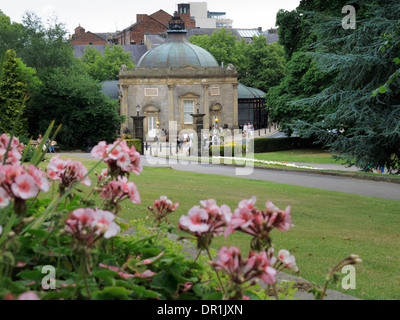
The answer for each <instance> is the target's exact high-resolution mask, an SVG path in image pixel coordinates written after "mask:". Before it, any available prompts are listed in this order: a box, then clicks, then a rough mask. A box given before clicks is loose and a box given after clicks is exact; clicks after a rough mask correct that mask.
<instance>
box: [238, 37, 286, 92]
mask: <svg viewBox="0 0 400 320" xmlns="http://www.w3.org/2000/svg"><path fill="white" fill-rule="evenodd" d="M244 55H245V57H246V63H245V66H246V68H245V70H246V72H245V73H243V74H242V78H241V79H240V82H241V83H242V84H244V85H246V86H249V87H253V88H258V89H261V90H263V91H265V92H267V91H268V89H269V88H270V87H273V86H276V85H278V84H279V82H280V80H281V79H282V78H283V76H284V69H285V64H284V62H285V61H284V57H283V56H284V52H283V48H282V46H281V45H279V44H277V43H273V44H268V43H267V39H266V38H265V37H264V36H262V35H261V36H259V37H255V38H254V39H253V43H252V44H251V45H247V46H246V47H245V50H244Z"/></svg>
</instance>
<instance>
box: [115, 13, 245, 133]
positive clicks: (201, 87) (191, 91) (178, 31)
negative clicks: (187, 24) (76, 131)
mask: <svg viewBox="0 0 400 320" xmlns="http://www.w3.org/2000/svg"><path fill="white" fill-rule="evenodd" d="M168 29H169V30H168V31H167V40H166V42H165V43H163V44H162V45H160V46H158V47H156V48H154V49H152V50H150V51H148V52H146V53H145V54H144V55H143V56H142V58H141V59H140V60H139V61H138V63H137V66H136V68H135V69H133V70H126V68H121V71H120V74H119V82H118V86H119V93H120V103H121V114H122V115H125V116H126V122H125V124H124V128H128V129H129V130H130V131H131V132H132V131H133V120H132V118H131V116H136V115H137V110H138V111H139V113H140V115H145V116H146V118H145V122H144V130H145V133H146V134H147V138H150V139H151V138H152V137H155V135H156V129H157V125H158V128H159V129H166V130H167V131H169V124H170V122H171V121H172V122H176V124H177V130H178V132H180V131H182V130H191V129H194V124H193V117H192V116H191V114H193V113H196V112H197V111H199V112H200V113H202V114H205V116H204V129H209V128H211V127H212V128H214V127H217V128H219V127H220V126H225V127H228V128H230V129H237V128H238V125H239V119H238V80H237V77H238V73H237V71H236V69H235V67H234V66H232V65H228V66H227V67H226V68H223V67H221V66H219V65H218V63H217V61H216V60H215V58H214V57H213V56H212V55H211V54H210V53H209V52H208V51H206V50H204V49H203V48H201V47H199V46H196V45H194V44H192V43H190V42H189V41H188V40H187V38H186V30H185V28H184V25H183V22H182V20H180V18H179V17H177V16H175V17H174V18H173V19H172V20H171V21H170V23H169V28H168ZM124 128H123V129H124Z"/></svg>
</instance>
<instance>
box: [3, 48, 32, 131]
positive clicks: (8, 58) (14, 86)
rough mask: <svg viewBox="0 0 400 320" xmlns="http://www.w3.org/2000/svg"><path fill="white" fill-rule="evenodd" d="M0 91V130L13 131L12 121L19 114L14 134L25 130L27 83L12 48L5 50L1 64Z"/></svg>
mask: <svg viewBox="0 0 400 320" xmlns="http://www.w3.org/2000/svg"><path fill="white" fill-rule="evenodd" d="M1 88H2V90H1V92H0V132H1V133H4V132H6V133H10V132H12V131H13V128H14V122H15V120H16V118H17V116H18V114H21V118H20V120H19V122H18V124H17V127H16V128H15V131H14V134H15V135H16V136H20V135H24V134H26V132H27V120H26V118H24V117H22V115H23V114H24V111H25V95H26V93H27V84H26V83H25V82H24V79H23V77H22V75H21V72H20V70H19V69H18V61H17V57H16V54H15V51H13V50H7V52H6V55H5V61H4V65H3V75H2V79H1Z"/></svg>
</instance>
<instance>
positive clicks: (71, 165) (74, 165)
mask: <svg viewBox="0 0 400 320" xmlns="http://www.w3.org/2000/svg"><path fill="white" fill-rule="evenodd" d="M87 173H88V171H87V169H86V168H85V166H84V165H83V164H82V163H80V162H79V161H72V160H70V159H67V160H65V161H64V160H62V159H61V158H59V157H53V158H52V159H51V160H50V163H49V164H48V166H47V175H48V177H49V178H50V179H52V180H57V181H60V187H61V188H63V189H66V188H69V187H71V186H72V185H73V184H75V183H76V182H78V181H80V180H82V179H83V177H85V176H86V175H87ZM81 183H82V184H84V185H86V186H90V185H91V181H90V178H89V176H86V177H85V178H84V179H83V180H82V181H81Z"/></svg>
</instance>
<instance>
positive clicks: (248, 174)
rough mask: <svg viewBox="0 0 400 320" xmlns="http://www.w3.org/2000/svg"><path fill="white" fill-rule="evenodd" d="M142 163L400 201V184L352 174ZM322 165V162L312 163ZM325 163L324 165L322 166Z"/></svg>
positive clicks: (338, 167) (154, 161) (146, 158)
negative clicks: (372, 179)
mask: <svg viewBox="0 0 400 320" xmlns="http://www.w3.org/2000/svg"><path fill="white" fill-rule="evenodd" d="M63 155H71V156H76V157H83V158H91V157H90V154H89V153H63ZM141 161H142V164H143V166H145V167H146V166H152V167H171V168H172V169H175V170H180V171H186V172H195V173H205V174H214V175H222V176H229V177H237V178H243V179H253V180H264V181H271V182H276V183H283V184H288V185H296V186H302V187H310V188H317V189H322V190H330V191H337V192H344V193H350V194H356V195H361V196H369V197H377V198H383V199H391V200H400V184H396V183H390V182H379V181H370V180H359V179H354V178H349V177H337V176H328V175H322V174H318V173H317V172H316V173H303V172H290V171H276V170H268V169H251V168H249V169H242V168H236V167H229V166H221V165H211V164H198V163H196V162H191V163H189V161H182V160H179V161H176V160H175V161H173V160H167V159H163V158H154V157H149V156H142V158H141ZM312 165H314V166H316V167H320V166H321V165H320V164H312ZM322 166H324V165H322ZM327 166H329V169H331V170H342V171H345V170H347V171H354V168H347V169H346V168H345V167H344V166H341V165H325V167H326V168H325V169H328V167H327Z"/></svg>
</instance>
